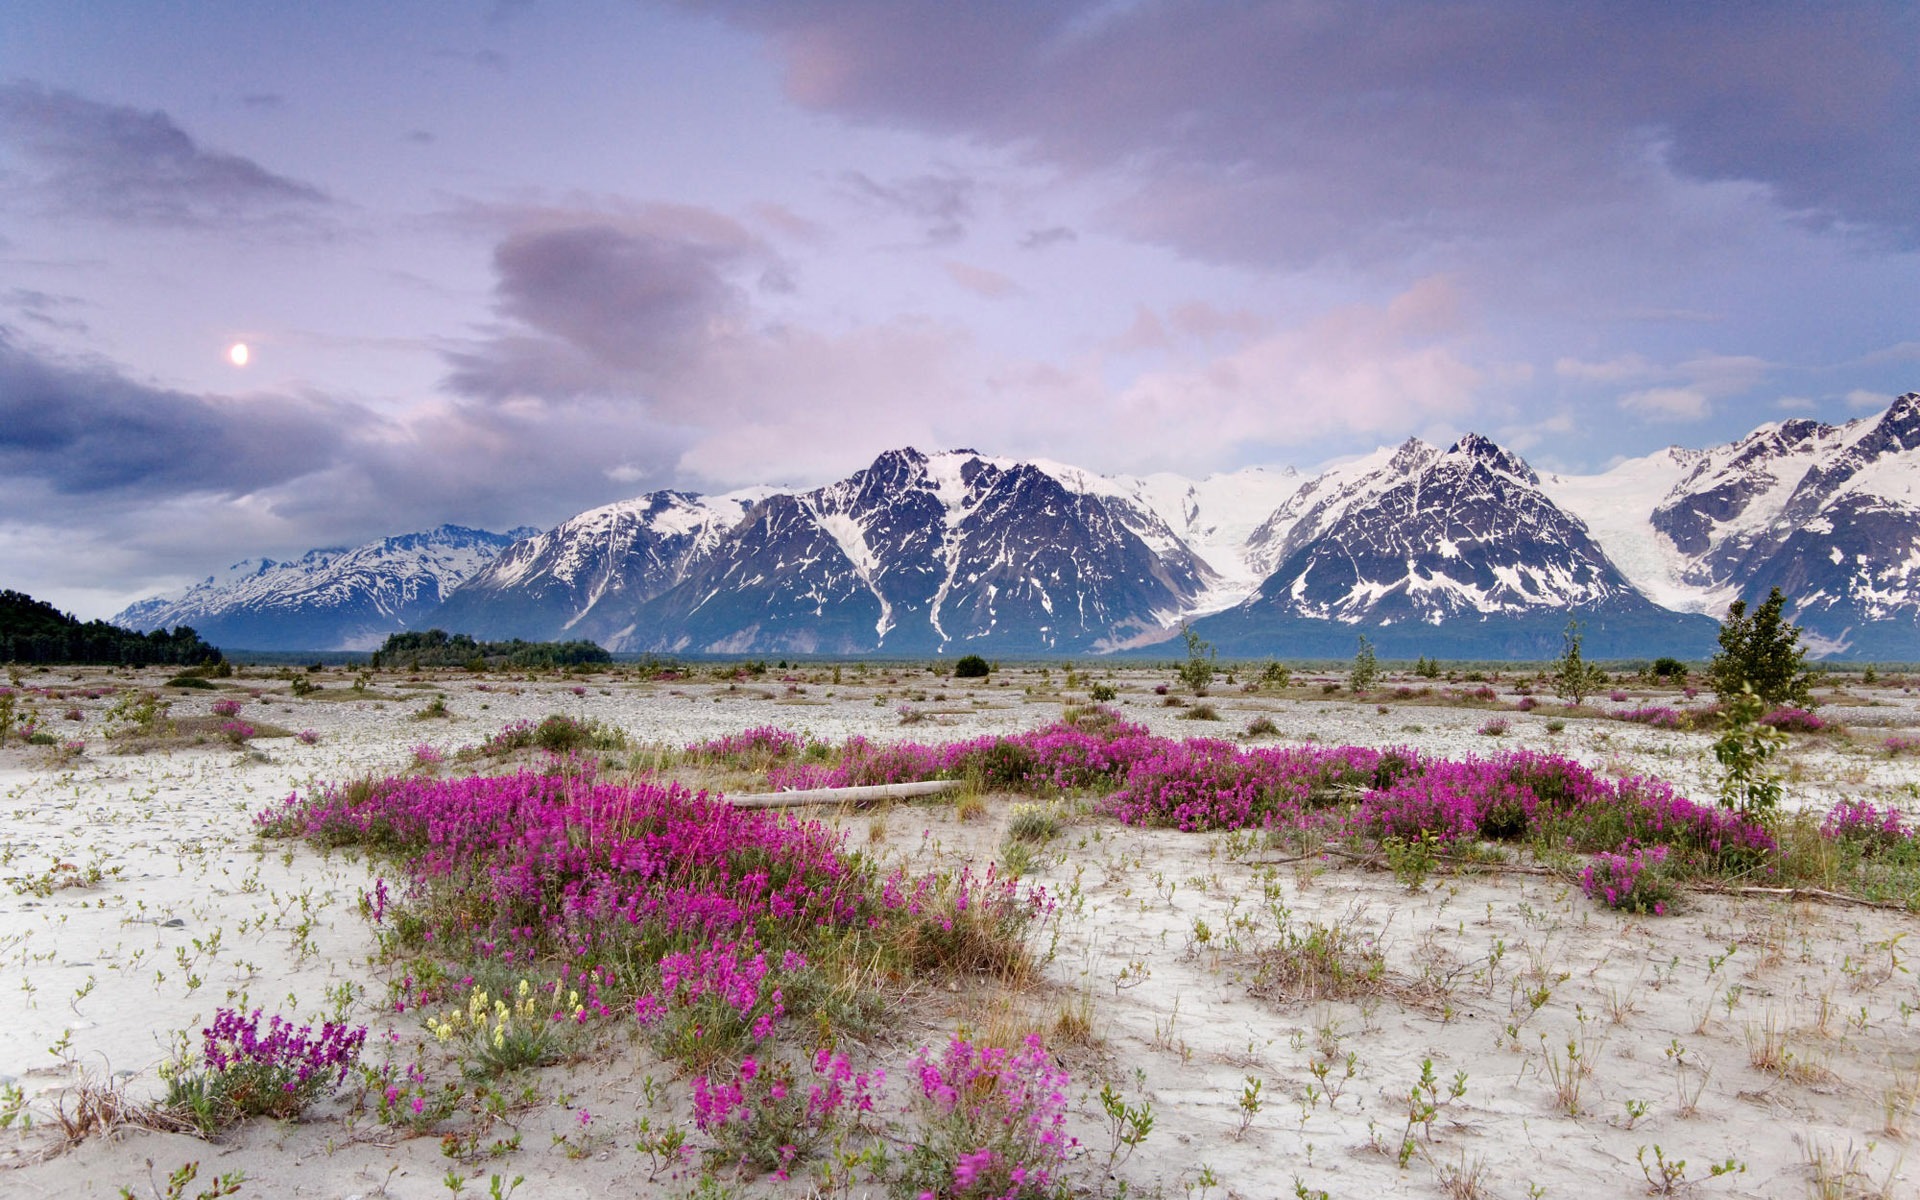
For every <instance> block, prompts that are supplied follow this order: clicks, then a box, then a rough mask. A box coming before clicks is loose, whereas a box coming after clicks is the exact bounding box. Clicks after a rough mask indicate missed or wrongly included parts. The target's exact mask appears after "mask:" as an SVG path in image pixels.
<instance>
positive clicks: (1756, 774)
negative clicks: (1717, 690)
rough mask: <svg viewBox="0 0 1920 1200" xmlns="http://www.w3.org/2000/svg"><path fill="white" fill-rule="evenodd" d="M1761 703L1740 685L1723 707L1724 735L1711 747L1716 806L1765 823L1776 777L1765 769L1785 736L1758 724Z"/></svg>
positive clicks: (1774, 802)
mask: <svg viewBox="0 0 1920 1200" xmlns="http://www.w3.org/2000/svg"><path fill="white" fill-rule="evenodd" d="M1764 711H1765V702H1764V701H1763V700H1762V699H1761V698H1760V696H1758V695H1757V694H1755V692H1754V690H1753V688H1752V687H1750V686H1749V685H1747V684H1744V683H1743V684H1741V685H1740V690H1739V691H1738V692H1736V693H1734V694H1733V695H1732V696H1731V697H1730V698H1729V699H1728V701H1727V705H1726V720H1727V728H1726V732H1724V733H1722V734H1721V735H1720V737H1719V740H1717V741H1715V742H1714V743H1713V757H1714V758H1715V759H1716V760H1718V761H1719V763H1720V803H1721V805H1722V806H1723V807H1726V808H1730V809H1732V810H1733V811H1735V812H1737V813H1739V814H1740V815H1742V816H1745V817H1752V818H1754V819H1756V820H1761V821H1766V820H1769V819H1771V818H1772V816H1773V814H1774V810H1775V809H1776V808H1778V807H1779V804H1780V795H1781V783H1780V775H1779V773H1778V772H1776V771H1775V770H1773V769H1772V768H1771V767H1769V766H1768V765H1767V763H1768V761H1769V760H1770V759H1772V758H1773V756H1774V755H1776V754H1778V753H1779V752H1780V750H1781V749H1782V747H1784V746H1785V745H1786V742H1787V735H1786V734H1784V733H1782V732H1780V731H1779V730H1778V729H1774V728H1772V727H1771V726H1768V725H1763V724H1761V723H1760V716H1761V714H1762V712H1764Z"/></svg>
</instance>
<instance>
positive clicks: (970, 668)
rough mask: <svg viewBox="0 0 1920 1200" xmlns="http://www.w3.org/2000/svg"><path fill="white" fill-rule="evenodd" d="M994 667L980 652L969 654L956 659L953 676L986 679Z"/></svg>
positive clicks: (956, 677)
mask: <svg viewBox="0 0 1920 1200" xmlns="http://www.w3.org/2000/svg"><path fill="white" fill-rule="evenodd" d="M992 670H993V668H992V667H991V666H989V665H988V664H987V660H986V659H984V658H981V657H980V656H979V655H978V654H968V655H963V656H962V657H960V658H958V659H956V660H954V664H953V677H954V678H955V679H985V678H986V677H987V676H988V675H989V674H990V673H991V672H992Z"/></svg>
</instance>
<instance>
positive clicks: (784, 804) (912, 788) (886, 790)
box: [727, 779, 965, 808]
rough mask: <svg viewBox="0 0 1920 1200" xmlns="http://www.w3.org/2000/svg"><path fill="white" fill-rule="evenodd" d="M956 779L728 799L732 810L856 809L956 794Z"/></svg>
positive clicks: (814, 789) (801, 789) (962, 781)
mask: <svg viewBox="0 0 1920 1200" xmlns="http://www.w3.org/2000/svg"><path fill="white" fill-rule="evenodd" d="M964 782H965V781H964V780H960V779H927V780H922V781H920V782H918V783H875V784H869V785H868V786H866V787H841V788H797V789H795V790H793V791H791V792H766V793H763V794H760V795H755V796H728V797H727V803H729V804H731V805H733V806H734V807H735V808H799V807H800V806H802V805H806V804H851V805H852V806H854V807H855V808H859V807H860V806H862V805H865V804H871V803H873V802H874V801H876V800H906V799H910V798H912V797H915V796H938V795H940V794H941V793H942V792H952V791H957V790H959V788H960V787H961V785H962V784H963V783H964Z"/></svg>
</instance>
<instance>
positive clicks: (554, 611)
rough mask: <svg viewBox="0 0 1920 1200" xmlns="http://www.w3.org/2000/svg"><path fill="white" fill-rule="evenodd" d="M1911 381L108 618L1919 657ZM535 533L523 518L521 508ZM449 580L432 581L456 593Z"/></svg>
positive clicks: (416, 562)
mask: <svg viewBox="0 0 1920 1200" xmlns="http://www.w3.org/2000/svg"><path fill="white" fill-rule="evenodd" d="M1916 486H1920V395H1907V396H1903V397H1901V398H1900V400H1899V401H1897V402H1895V403H1894V405H1893V406H1892V407H1891V408H1889V409H1888V410H1887V411H1886V412H1885V413H1882V414H1880V415H1878V416H1873V417H1865V418H1862V419H1860V420H1857V421H1853V422H1850V423H1848V424H1845V425H1840V426H1829V425H1822V424H1819V423H1817V422H1813V421H1786V422H1780V423H1775V424H1769V425H1764V426H1762V427H1760V428H1759V429H1756V430H1755V431H1754V432H1753V433H1751V434H1749V435H1748V436H1746V437H1744V438H1741V439H1739V440H1738V441H1735V442H1732V443H1730V444H1728V445H1724V446H1717V447H1713V448H1711V449H1707V450H1688V449H1682V448H1679V447H1673V448H1670V449H1667V450H1663V451H1661V452H1659V453H1657V454H1651V455H1647V456H1645V457H1643V458H1638V459H1633V460H1631V461H1628V462H1625V463H1622V464H1620V465H1619V466H1617V467H1615V468H1614V469H1612V470H1610V471H1608V472H1606V473H1604V474H1601V475H1593V476H1566V475H1549V476H1546V477H1544V478H1543V477H1541V476H1539V475H1538V474H1536V473H1535V472H1534V470H1533V469H1532V468H1531V467H1529V466H1528V465H1527V463H1525V462H1524V461H1522V460H1521V459H1520V458H1519V457H1518V456H1517V455H1515V454H1513V453H1512V452H1511V451H1509V450H1506V449H1504V448H1502V447H1500V446H1498V445H1496V444H1495V443H1493V442H1491V441H1489V440H1488V439H1486V438H1484V437H1481V436H1478V435H1475V434H1468V435H1467V436H1465V437H1462V438H1461V439H1460V440H1459V441H1458V442H1456V443H1454V444H1453V445H1451V446H1449V447H1447V448H1446V449H1444V450H1443V449H1441V448H1438V447H1435V446H1432V445H1429V444H1427V443H1426V442H1423V441H1421V440H1419V439H1418V438H1414V439H1409V440H1408V441H1406V442H1404V443H1402V444H1401V445H1398V446H1389V447H1382V448H1381V449H1379V450H1376V451H1374V452H1373V453H1372V454H1368V455H1364V456H1361V457H1358V458H1355V459H1352V460H1350V461H1346V462H1342V463H1339V464H1337V465H1335V466H1334V467H1332V468H1330V469H1328V470H1325V471H1322V472H1320V473H1318V474H1315V475H1313V476H1311V477H1303V476H1301V475H1298V474H1296V473H1294V472H1293V471H1291V470H1287V469H1280V470H1272V469H1262V468H1248V469H1244V470H1240V471H1235V472H1232V473H1230V474H1224V475H1215V476H1211V477H1209V478H1207V479H1204V480H1190V479H1184V478H1182V477H1180V476H1176V475H1166V474H1160V475H1148V476H1144V477H1127V476H1107V475H1100V474H1097V473H1095V472H1092V471H1087V470H1084V469H1082V468H1079V467H1074V466H1071V465H1068V464H1064V463H1058V462H1052V461H1048V460H1023V459H1016V458H998V457H992V456H988V455H983V454H980V453H978V452H975V451H972V450H953V451H946V452H943V453H937V454H925V453H922V452H921V451H919V450H915V449H912V448H905V449H900V450H890V451H887V452H886V453H883V454H881V455H880V456H879V457H878V458H876V459H874V460H873V462H872V464H871V465H869V466H868V467H866V468H865V469H863V470H860V471H856V472H854V473H853V474H852V475H850V476H848V477H847V478H845V479H842V480H839V481H837V482H834V483H830V484H826V485H824V486H822V487H817V488H814V489H812V490H810V491H797V490H778V489H773V488H765V487H761V488H752V489H747V490H745V491H739V492H732V493H729V494H727V495H724V496H717V497H702V496H698V495H694V494H692V493H688V492H676V491H666V492H654V493H652V494H650V495H646V496H641V497H638V498H635V499H632V500H624V501H621V502H619V503H615V504H610V505H606V506H604V507H601V508H596V509H593V510H591V511H589V512H584V513H581V514H580V515H579V516H576V517H574V518H572V519H571V520H569V521H566V522H564V523H562V524H561V525H559V526H557V527H555V528H553V529H551V530H549V531H547V532H545V533H541V534H538V535H537V536H529V537H526V538H524V540H520V541H518V542H515V543H514V544H512V545H511V546H507V545H506V542H507V541H509V540H510V537H509V536H502V535H495V534H483V533H477V532H475V531H472V530H462V529H457V528H454V527H447V528H443V529H441V530H436V531H434V532H433V533H430V534H416V535H409V536H408V537H402V538H390V539H388V540H387V541H385V542H380V543H374V544H373V545H371V546H363V547H360V548H358V549H355V550H317V551H313V552H311V553H309V554H308V555H306V556H305V557H304V558H302V559H300V560H298V561H296V562H292V563H276V562H271V561H268V560H250V561H247V562H243V563H238V564H236V565H235V566H234V567H232V568H230V569H229V570H228V572H226V573H225V574H223V575H221V576H218V577H212V578H209V579H208V580H206V581H205V582H203V583H202V584H200V585H198V586H196V587H195V588H193V589H191V590H190V591H189V592H188V594H187V595H185V596H182V597H178V598H175V599H173V600H167V601H161V600H151V601H142V602H140V603H139V604H136V605H134V606H132V607H130V608H129V609H127V610H126V611H125V612H124V613H122V614H121V615H120V617H119V618H118V620H120V621H121V622H122V623H123V624H130V625H133V626H136V627H139V628H153V627H157V626H161V625H168V626H171V625H176V624H191V625H193V626H194V627H195V628H196V629H199V630H200V631H201V632H202V634H203V635H205V636H208V637H209V638H210V639H211V640H215V641H220V642H225V643H226V644H227V645H230V646H239V647H243V648H259V649H269V648H280V647H284V648H301V649H325V648H335V647H355V646H359V647H364V646H371V645H377V644H378V643H379V641H380V640H381V639H382V638H383V637H384V636H385V635H386V634H387V633H390V632H393V631H395V630H397V629H402V628H419V627H425V626H439V627H441V628H444V629H448V630H451V631H458V632H465V633H470V634H474V635H476V636H480V637H487V638H507V637H524V638H529V639H565V638H587V639H591V640H593V641H597V642H599V643H600V644H601V645H603V646H606V647H607V648H609V649H612V650H626V651H659V652H667V653H715V654H725V653H739V654H771V653H781V654H807V653H821V654H863V653H876V652H877V653H888V654H902V655H908V654H911V655H920V654H949V653H964V652H966V651H968V650H972V649H979V650H981V651H982V652H987V653H995V654H1003V655H1020V654H1048V655H1051V654H1061V653H1073V654H1079V653H1107V652H1115V651H1123V650H1129V649H1133V650H1143V651H1146V652H1152V653H1164V650H1162V649H1157V647H1159V646H1161V645H1162V644H1163V643H1165V642H1166V641H1168V639H1170V638H1172V637H1173V636H1174V635H1175V634H1176V632H1177V631H1178V629H1179V627H1180V625H1181V623H1182V622H1186V621H1192V622H1193V623H1194V625H1195V627H1196V628H1197V629H1199V630H1200V632H1201V635H1202V636H1203V637H1205V638H1207V639H1208V640H1210V641H1212V642H1214V643H1215V644H1216V645H1218V647H1219V648H1220V649H1221V651H1222V652H1224V653H1230V654H1235V655H1263V656H1264V655H1270V654H1271V655H1281V656H1289V655H1292V656H1300V655H1311V656H1323V655H1337V656H1341V657H1345V656H1347V655H1350V654H1352V653H1353V647H1354V644H1355V639H1356V637H1357V635H1358V634H1360V633H1363V632H1364V633H1366V634H1367V635H1368V636H1369V638H1371V639H1372V641H1373V643H1374V645H1375V646H1376V647H1377V648H1378V649H1379V651H1380V652H1381V653H1382V654H1384V655H1389V656H1406V657H1412V656H1414V655H1417V654H1431V655H1437V656H1455V657H1460V656H1474V657H1526V658H1539V657H1550V656H1552V655H1554V654H1556V653H1558V652H1559V650H1560V646H1561V635H1562V633H1563V631H1564V629H1565V627H1566V624H1567V621H1568V620H1569V619H1570V618H1573V619H1578V620H1579V621H1580V622H1581V623H1582V626H1583V630H1584V637H1585V646H1586V650H1587V653H1589V654H1590V655H1596V656H1615V657H1627V656H1631V657H1646V656H1652V655H1661V654H1673V655H1677V656H1681V657H1699V656H1703V655H1705V654H1708V653H1711V652H1712V650H1713V648H1714V639H1713V633H1714V628H1715V627H1714V622H1713V620H1712V619H1710V618H1717V617H1719V616H1721V615H1723V614H1724V613H1725V611H1726V607H1727V605H1728V603H1729V602H1731V601H1732V600H1734V599H1737V598H1743V599H1746V600H1748V601H1749V602H1757V601H1758V600H1760V599H1762V598H1764V597H1765V595H1766V593H1767V590H1768V589H1769V588H1771V587H1774V586H1779V587H1780V588H1781V589H1782V591H1783V592H1785V593H1786V594H1787V595H1788V597H1789V598H1790V601H1791V604H1790V608H1789V615H1790V617H1791V618H1792V619H1794V620H1796V621H1798V622H1799V623H1801V624H1802V625H1804V626H1805V627H1806V629H1807V636H1808V642H1809V645H1810V646H1811V648H1812V649H1814V650H1815V652H1816V653H1832V654H1842V655H1847V656H1851V657H1856V658H1881V659H1920V496H1916V495H1915V488H1916ZM525 532H528V533H530V532H531V531H525ZM456 584H457V585H458V586H455V585H456Z"/></svg>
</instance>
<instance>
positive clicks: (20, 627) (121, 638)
mask: <svg viewBox="0 0 1920 1200" xmlns="http://www.w3.org/2000/svg"><path fill="white" fill-rule="evenodd" d="M219 661H220V651H218V650H216V649H214V648H213V647H212V646H209V645H207V643H206V642H204V641H202V640H200V635H199V634H197V633H195V632H194V631H193V630H192V629H191V628H189V627H188V626H185V625H182V626H179V627H178V628H176V629H175V630H173V632H171V633H168V632H167V631H165V630H160V629H156V630H154V631H153V632H152V633H135V632H134V631H133V630H131V629H122V628H120V627H119V626H118V625H109V624H107V623H106V622H105V621H87V622H84V623H83V622H81V621H78V620H76V619H75V618H73V617H70V616H68V615H67V614H66V613H63V612H61V611H60V610H59V609H57V608H55V607H54V606H53V605H51V604H48V603H46V602H45V601H41V600H35V599H34V598H33V597H32V596H29V595H26V594H24V593H22V592H15V591H10V590H9V591H0V662H16V663H84V664H87V665H93V666H101V665H105V666H128V667H143V666H146V665H147V664H149V663H164V664H167V665H169V666H182V667H191V666H198V665H200V664H201V663H217V662H219Z"/></svg>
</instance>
